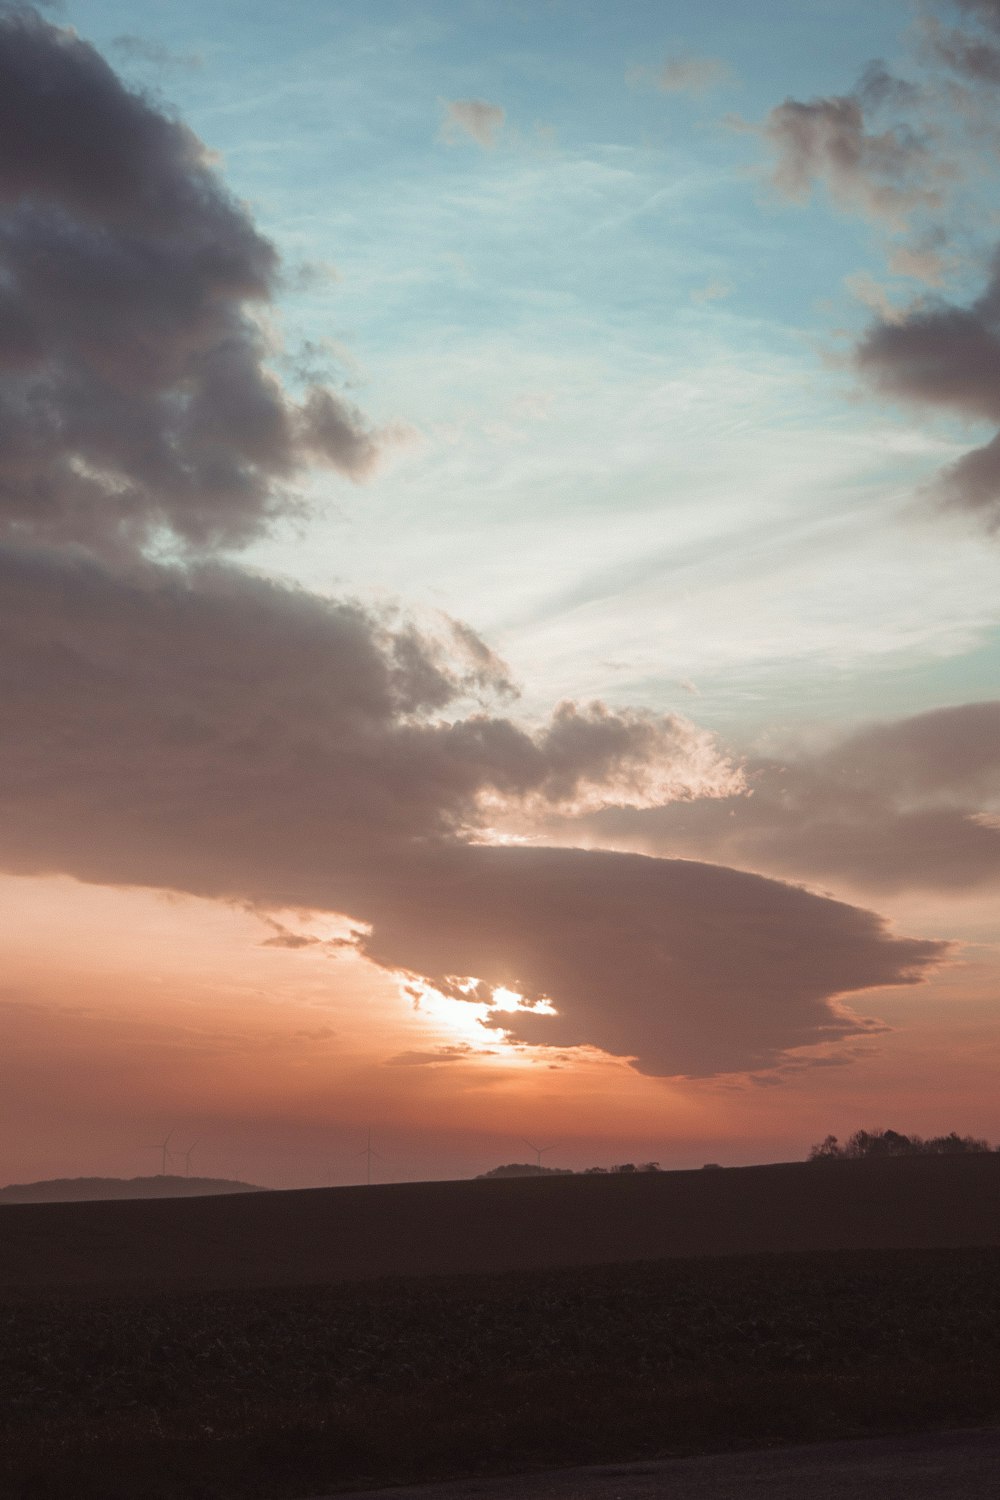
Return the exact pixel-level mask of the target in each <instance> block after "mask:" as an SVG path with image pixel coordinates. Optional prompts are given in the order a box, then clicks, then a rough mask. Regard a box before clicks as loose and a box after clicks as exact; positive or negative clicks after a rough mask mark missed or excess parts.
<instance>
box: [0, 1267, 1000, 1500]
mask: <svg viewBox="0 0 1000 1500" xmlns="http://www.w3.org/2000/svg"><path fill="white" fill-rule="evenodd" d="M0 1330H2V1331H0V1387H2V1388H3V1389H4V1390H5V1391H7V1392H11V1393H12V1396H11V1397H10V1398H8V1399H6V1400H5V1402H4V1403H3V1406H2V1410H0V1493H2V1494H3V1495H4V1496H5V1497H8V1496H9V1497H10V1500H15V1497H21V1496H24V1497H25V1500H27V1497H30V1500H49V1497H52V1500H55V1497H57V1496H58V1497H60V1500H61V1497H64V1496H66V1495H70V1494H72V1495H73V1496H74V1500H98V1497H100V1500H119V1497H122V1500H124V1497H126V1496H127V1497H129V1500H133V1497H134V1496H136V1495H137V1494H141V1495H142V1496H144V1497H148V1500H174V1497H177V1500H180V1497H184V1500H190V1497H197V1496H205V1497H209V1496H210V1497H212V1500H250V1497H256V1500H284V1497H299V1496H302V1495H307V1494H309V1493H317V1492H322V1491H323V1490H335V1489H337V1488H338V1487H341V1488H346V1487H359V1488H360V1487H362V1486H363V1485H365V1484H369V1483H371V1484H376V1483H378V1484H388V1483H393V1482H403V1481H407V1480H411V1481H417V1480H420V1479H424V1478H430V1477H439V1476H445V1475H454V1474H461V1473H466V1474H468V1473H480V1472H491V1471H492V1472H502V1471H511V1470H516V1469H519V1468H521V1469H527V1468H531V1467H542V1466H544V1465H546V1464H570V1463H587V1462H602V1461H603V1462H607V1461H615V1460H622V1459H626V1458H637V1457H647V1456H652V1455H659V1454H666V1453H691V1452H697V1451H709V1450H713V1449H714V1450H719V1449H723V1448H727V1447H736V1446H746V1445H766V1444H771V1443H787V1442H804V1441H810V1440H813V1439H821V1438H831V1437H841V1436H854V1435H860V1434H864V1433H872V1432H886V1431H901V1430H907V1429H909V1430H916V1429H921V1428H928V1427H933V1426H951V1425H956V1426H958V1425H969V1424H976V1423H983V1422H993V1421H996V1420H998V1419H1000V1250H948V1251H899V1252H896V1251H878V1252H844V1253H837V1254H808V1255H780V1256H778V1255H775V1256H753V1257H733V1258H726V1259H720V1260H697V1261H663V1262H656V1263H644V1264H639V1265H631V1266H607V1267H597V1268H587V1269H579V1270H570V1271H545V1272H535V1273H528V1272H519V1273H513V1274H508V1275H503V1276H490V1277H480V1276H469V1277H434V1278H421V1279H413V1280H395V1281H386V1282H381V1283H368V1284H363V1285H357V1284H355V1285H352V1286H338V1287H321V1288H305V1289H298V1290H269V1291H259V1292H247V1291H241V1292H231V1293H212V1294H207V1293H206V1294H201V1295H197V1296H194V1295H191V1296H178V1295H171V1296H167V1295H164V1296H162V1297H158V1298H156V1297H145V1298H143V1299H142V1300H139V1299H133V1300H119V1301H115V1300H112V1299H109V1298H103V1299H101V1300H97V1301H80V1300H52V1301H38V1300H34V1301H30V1302H23V1303H20V1304H13V1305H8V1306H4V1307H2V1308H0Z"/></svg>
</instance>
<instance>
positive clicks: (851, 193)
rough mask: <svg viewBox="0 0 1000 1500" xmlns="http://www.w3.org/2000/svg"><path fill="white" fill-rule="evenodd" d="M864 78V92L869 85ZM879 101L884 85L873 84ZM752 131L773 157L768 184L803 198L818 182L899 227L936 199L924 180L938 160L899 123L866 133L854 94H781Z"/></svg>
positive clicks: (846, 204) (837, 198)
mask: <svg viewBox="0 0 1000 1500" xmlns="http://www.w3.org/2000/svg"><path fill="white" fill-rule="evenodd" d="M872 87H873V84H872V80H870V79H869V84H868V93H869V94H871V91H872ZM874 97H876V98H878V99H879V100H880V101H881V100H882V99H883V98H885V97H886V90H885V87H884V86H883V87H881V88H878V89H876V90H875V95H874ZM741 128H744V129H752V130H754V131H756V133H757V134H759V135H760V136H761V138H762V139H763V140H764V141H765V142H766V144H767V145H768V146H769V147H770V149H771V151H772V152H773V155H774V158H775V160H774V167H773V170H772V173H771V176H770V182H771V185H772V186H773V187H774V188H775V189H776V191H777V192H779V193H780V194H782V196H784V197H786V198H790V199H792V200H794V201H796V202H800V203H801V202H804V201H805V200H806V199H807V198H808V197H809V195H810V193H811V192H812V189H813V186H814V185H815V184H816V183H818V182H822V183H824V184H825V186H826V188H827V189H828V191H829V193H830V196H831V198H832V199H833V201H834V202H835V203H836V204H837V205H838V206H839V207H841V208H844V209H848V210H850V211H852V212H856V213H861V214H862V215H864V216H865V217H866V218H869V219H873V220H876V221H878V222H881V223H885V224H887V225H889V226H890V227H891V228H893V229H897V230H898V229H905V228H906V226H907V221H908V216H909V215H910V213H911V212H912V211H913V210H914V209H916V208H934V207H937V206H939V205H940V203H941V192H940V189H939V188H938V187H937V186H936V185H935V186H928V185H927V183H928V180H929V179H930V178H932V177H933V176H934V175H935V172H936V170H937V164H936V163H935V161H934V159H933V157H932V156H931V153H930V152H929V150H928V148H927V147H926V145H925V144H924V143H923V141H922V140H921V139H920V138H919V137H918V136H916V135H915V134H914V133H913V132H912V130H910V129H908V128H906V127H903V126H897V127H894V128H890V129H887V130H882V131H879V132H873V131H870V130H869V129H868V128H867V124H866V120H865V100H864V98H863V97H862V95H861V93H860V92H856V93H852V94H843V95H835V96H831V97H829V98H825V99H813V100H809V101H802V100H798V99H786V100H785V102H784V103H783V104H779V105H777V106H776V107H775V108H774V109H772V110H771V111H770V113H769V114H768V115H767V116H766V118H765V119H764V121H763V122H762V123H761V124H760V125H758V126H751V127H747V126H742V127H741Z"/></svg>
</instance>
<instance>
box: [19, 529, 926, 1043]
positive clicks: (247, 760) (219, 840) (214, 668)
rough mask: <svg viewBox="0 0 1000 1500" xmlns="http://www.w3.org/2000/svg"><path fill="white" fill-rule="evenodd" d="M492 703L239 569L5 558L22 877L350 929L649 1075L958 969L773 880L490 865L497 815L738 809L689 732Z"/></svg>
mask: <svg viewBox="0 0 1000 1500" xmlns="http://www.w3.org/2000/svg"><path fill="white" fill-rule="evenodd" d="M491 682H492V683H494V684H495V686H496V688H497V690H498V691H499V692H500V693H501V694H503V692H504V691H505V690H506V688H507V683H506V679H505V677H504V674H503V671H502V668H501V667H500V665H499V663H497V662H496V660H495V659H494V658H492V657H491V656H489V654H488V653H487V652H486V651H485V648H484V647H483V646H482V643H481V642H476V641H474V640H473V641H470V638H469V633H468V631H467V630H465V631H459V632H453V633H451V635H450V638H448V639H446V640H434V639H432V638H429V637H428V636H426V635H425V634H422V633H420V632H419V631H417V630H416V629H415V628H414V627H412V626H409V625H407V624H406V623H405V622H400V621H396V622H394V623H393V622H387V621H386V620H383V619H380V618H378V617H376V616H374V615H372V614H371V613H370V612H369V611H366V610H364V609H362V608H361V607H359V606H357V605H354V604H349V603H331V602H328V601H324V600H320V599H318V598H316V597H314V596H311V595H309V594H306V593H303V592H301V591H297V590H293V589H288V588H283V587H280V586H278V585H276V584H274V583H269V582H265V581H263V580H260V579H255V578H252V577H249V576H247V575H245V574H241V573H240V572H238V571H237V570H235V569H231V568H221V567H212V566H203V567H200V568H197V569H189V570H187V571H186V572H183V573H181V572H179V571H176V570H170V569H166V568H157V567H153V566H152V565H149V564H145V565H142V566H141V567H136V568H135V569H134V570H133V571H132V573H131V575H130V576H128V577H122V576H120V575H118V576H116V575H115V574H112V573H111V572H109V570H108V569H107V568H105V567H102V566H101V565H99V564H97V563H96V562H93V561H89V562H88V561H81V560H79V559H77V560H66V559H59V558H54V557H52V556H51V555H49V556H44V555H30V554H24V553H14V552H10V551H8V552H6V553H0V693H2V695H3V701H4V705H5V714H6V721H5V722H6V732H5V736H4V738H3V740H2V742H0V864H2V866H3V868H5V869H7V870H11V871H15V872H25V873H27V872H32V873H39V872H46V871H65V872H68V873H70V874H73V875H76V876H78V877H80V878H82V879H85V880H91V881H99V882H103V883H111V884H123V883H124V884H127V883H134V884H140V885H151V886H162V887H167V888H172V889H178V890H183V891H189V892H192V893H195V894H201V895H206V896H214V897H223V898H227V899H231V900H238V901H242V902H251V903H253V904H254V905H255V906H257V907H263V908H265V909H267V908H271V909H277V908H280V907H285V908H290V909H305V908H316V909H323V910H327V911H333V912H341V913H345V914H347V915H348V916H350V917H351V918H353V919H354V920H355V921H357V922H360V923H363V924H366V926H370V927H371V929H372V930H371V931H370V932H369V933H368V934H367V935H366V936H364V937H362V938H360V939H359V940H358V943H359V946H361V947H362V949H363V950H364V951H365V952H366V953H368V955H369V956H370V957H371V958H372V959H373V960H374V961H376V962H378V963H381V964H385V965H388V966H390V967H393V968H396V967H398V968H401V969H405V970H407V971H409V972H411V973H413V974H415V975H422V976H424V977H426V978H428V979H429V980H431V981H432V982H441V983H443V984H446V983H447V978H446V976H449V975H454V976H460V977H465V976H470V977H475V978H478V979H480V980H484V981H486V982H487V984H489V985H492V984H500V983H513V984H515V985H516V986H517V987H518V988H521V987H522V986H523V988H524V991H525V992H526V993H527V994H529V995H531V996H536V997H537V996H538V995H540V994H547V995H550V996H551V997H552V999H553V1001H554V1003H555V1004H556V1006H557V1009H558V1010H559V1017H558V1019H556V1018H549V1019H546V1018H544V1017H542V1016H540V1015H539V1016H536V1017H533V1018H532V1017H518V1018H517V1019H516V1031H517V1034H518V1035H522V1036H524V1037H528V1036H529V1035H530V1037H531V1038H532V1039H534V1040H549V1041H551V1043H552V1045H556V1046H566V1045H571V1044H574V1043H576V1042H589V1043H591V1044H593V1045H595V1046H601V1047H607V1048H609V1049H610V1050H612V1051H616V1052H619V1053H620V1054H621V1055H624V1056H629V1057H631V1056H637V1057H639V1058H640V1059H642V1061H641V1063H640V1066H642V1067H643V1068H645V1069H647V1070H649V1071H654V1072H655V1071H663V1072H669V1073H700V1072H711V1071H719V1070H731V1069H739V1068H743V1067H757V1066H761V1065H763V1064H765V1063H766V1062H767V1061H768V1060H769V1059H770V1060H773V1058H774V1057H775V1056H776V1055H778V1054H780V1052H781V1051H782V1050H783V1049H785V1048H787V1047H793V1046H798V1045H801V1044H803V1043H806V1042H815V1041H825V1040H834V1039H836V1038H837V1037H840V1036H845V1035H848V1034H852V1033H853V1032H854V1031H856V1030H857V1029H858V1023H857V1022H856V1021H854V1020H851V1019H850V1018H846V1017H845V1016H844V1015H842V1014H841V1013H840V1011H839V1010H838V1009H837V1006H836V1004H835V1003H834V997H835V996H836V995H838V994H842V993H848V992H852V991H854V990H857V989H862V988H865V987H868V986H871V985H880V984H894V983H907V982H909V981H910V980H911V979H912V978H914V977H915V976H916V975H917V974H918V973H919V972H920V971H921V970H923V969H924V968H926V967H927V966H928V965H930V964H932V963H933V962H934V961H936V959H938V958H939V957H940V956H941V954H942V952H943V949H942V948H941V946H940V945H936V944H934V943H919V942H918V943H911V942H908V941H904V940H900V939H896V938H894V937H892V936H891V935H889V934H888V933H887V932H886V931H885V930H884V928H883V927H882V925H881V923H880V922H879V920H878V919H877V918H876V917H875V916H873V915H872V914H871V913H867V912H861V911H857V910H856V909H854V908H849V907H845V906H842V905H840V904H839V903H836V902H830V901H825V900H823V899H821V898H819V897H815V896H810V895H807V894H806V893H805V892H801V891H796V890H794V889H792V888H790V887H788V886H785V885H782V884H780V883H779V882H777V881H773V880H762V879H759V878H757V877H750V876H745V875H742V874H739V873H737V872H734V871H731V870H724V869H712V868H710V867H706V866H701V865H693V864H687V863H683V862H679V861H669V860H656V859H643V858H637V857H634V856H630V855H616V854H608V855H603V854H596V853H594V854H591V853H588V852H584V851H568V850H562V849H554V850H544V849H535V848H517V847H500V848H496V847H489V846H486V845H484V844H477V843H475V842H472V843H470V842H469V839H470V838H475V837H476V829H477V828H481V827H482V825H483V822H484V820H486V819H487V818H489V817H490V816H492V813H493V810H494V807H496V806H499V807H500V808H501V809H503V810H505V811H506V812H507V813H508V814H510V812H511V810H512V809H515V808H517V807H520V808H522V809H528V810H529V811H530V813H531V814H533V815H537V812H538V809H539V808H540V807H543V806H548V807H550V808H562V809H565V808H566V807H570V808H573V807H579V806H588V805H592V803H593V801H594V800H595V797H600V798H603V799H604V800H611V801H628V800H642V799H643V797H644V795H645V792H646V789H647V785H648V783H649V782H651V783H652V785H653V787H654V788H662V787H663V786H670V785H672V786H674V787H675V788H676V789H677V792H676V794H680V791H681V789H682V788H683V786H684V785H685V782H686V783H687V785H688V787H689V789H690V791H691V792H692V793H693V792H695V791H697V790H699V789H700V790H704V789H705V787H706V786H710V787H714V788H715V789H716V790H723V789H724V788H725V787H726V786H727V785H729V786H730V787H733V786H736V785H738V784H739V779H738V777H737V776H736V775H735V773H734V771H733V768H732V767H731V766H730V765H728V763H727V762H726V761H725V759H724V758H723V757H721V756H719V755H718V754H717V753H716V756H715V761H714V762H711V761H710V760H709V758H708V756H709V747H708V746H707V744H706V743H705V740H704V738H700V739H699V738H696V739H695V740H694V741H693V742H692V739H691V735H690V726H686V724H685V721H682V720H676V719H673V718H671V717H666V718H663V719H659V720H657V719H654V718H653V717H652V716H650V715H645V714H629V713H624V712H612V711H611V710H609V709H606V708H603V707H601V706H600V705H595V706H590V707H586V708H579V707H575V706H572V705H563V706H562V707H561V708H560V709H559V710H558V711H557V712H556V713H555V714H554V715H553V716H552V718H551V719H550V720H549V721H548V722H546V723H544V724H542V725H540V726H538V727H537V728H535V729H534V730H533V731H531V732H529V730H528V729H527V728H526V727H524V726H523V725H520V724H518V723H517V722H516V721H515V720H514V719H512V718H511V717H510V716H509V715H504V714H502V713H498V712H492V713H490V712H486V711H485V710H482V709H479V710H473V711H471V712H469V711H465V710H464V709H463V703H464V702H465V701H466V700H467V698H468V697H469V695H470V694H473V695H481V694H482V693H483V692H484V691H485V690H486V688H487V687H488V685H489V684H490V683H491ZM692 746H693V749H692ZM657 795H659V796H662V795H663V793H662V791H659V792H658V793H657ZM277 936H278V937H279V938H280V937H281V936H282V933H281V932H278V933H277ZM482 993H483V992H480V998H481V996H482ZM499 1019H500V1020H501V1022H502V1024H504V1025H506V1024H508V1022H510V1018H509V1017H508V1018H507V1020H506V1021H504V1020H503V1018H502V1017H501V1018H499ZM510 1024H512V1025H513V1024H514V1023H513V1022H510Z"/></svg>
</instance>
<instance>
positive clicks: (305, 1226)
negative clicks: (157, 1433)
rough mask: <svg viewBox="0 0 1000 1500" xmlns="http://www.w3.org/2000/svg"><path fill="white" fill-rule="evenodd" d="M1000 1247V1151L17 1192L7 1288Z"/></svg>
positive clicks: (7, 1234) (1, 1281)
mask: <svg viewBox="0 0 1000 1500" xmlns="http://www.w3.org/2000/svg"><path fill="white" fill-rule="evenodd" d="M945 1245H1000V1155H989V1156H970V1157H950V1158H949V1157H901V1158H898V1159H888V1160H885V1159H874V1160H870V1161H831V1162H792V1163H788V1164H785V1165H780V1166H766V1167H738V1168H728V1169H726V1170H725V1171H715V1172H704V1171H697V1172H662V1173H648V1174H646V1173H637V1174H635V1175H627V1174H626V1175H622V1176H608V1177H556V1178H515V1179H511V1180H507V1181H497V1182H484V1181H472V1182H423V1183H420V1182H416V1183H399V1184H395V1185H392V1186H388V1187H371V1188H366V1187H355V1188H314V1189H311V1190H308V1191H302V1192H286V1193H258V1194H253V1193H251V1194H242V1195H234V1196H232V1197H225V1198H222V1197H220V1198H200V1199H190V1200H175V1201H170V1202H117V1203H38V1204H0V1297H2V1296H10V1295H21V1294H23V1293H25V1292H28V1291H31V1290H33V1289H34V1290H47V1289H50V1288H55V1287H61V1288H65V1289H70V1288H74V1287H75V1288H79V1289H87V1288H89V1289H93V1290H96V1289H99V1288H100V1287H102V1286H108V1287H111V1288H113V1289H114V1290H115V1291H116V1292H117V1293H119V1294H124V1293H125V1292H127V1291H130V1290H131V1291H142V1290H143V1289H154V1290H163V1289H165V1288H167V1287H175V1288H185V1287H186V1288H189V1289H192V1290H193V1289H196V1288H199V1287H237V1286H276V1285H277V1286H280V1285H286V1286H287V1285H309V1284H316V1283H320V1282H325V1281H331V1280H360V1279H366V1278H369V1277H378V1276H407V1275H427V1274H445V1275H447V1274H451V1273H455V1272H466V1271H470V1272H487V1271H507V1270H519V1269H529V1268H533V1267H541V1266H572V1265H601V1264H607V1263H611V1262H615V1261H630V1260H656V1259H659V1258H660V1257H662V1256H666V1255H676V1256H693V1255H741V1254H757V1253H759V1252H762V1251H786V1250H850V1249H877V1248H902V1247H913V1248H919V1247H923V1248H931V1247H935V1246H945Z"/></svg>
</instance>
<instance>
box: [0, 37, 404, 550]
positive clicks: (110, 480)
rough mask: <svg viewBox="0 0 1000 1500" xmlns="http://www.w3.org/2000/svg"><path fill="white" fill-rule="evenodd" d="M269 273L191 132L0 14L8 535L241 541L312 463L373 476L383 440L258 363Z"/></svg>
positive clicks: (0, 445) (74, 46) (0, 291)
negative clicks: (285, 383)
mask: <svg viewBox="0 0 1000 1500" xmlns="http://www.w3.org/2000/svg"><path fill="white" fill-rule="evenodd" d="M278 269H279V268H278V260H277V256H276V253H275V250H274V247H273V246H272V245H271V244H270V242H269V241H268V240H267V239H265V238H264V237H263V236H262V235H261V234H260V232H259V231H258V230H257V229H256V227H255V226H254V224H253V222H252V220H251V218H250V216H249V214H248V212H247V210H246V209H245V208H244V207H243V206H242V205H241V204H239V203H238V202H237V201H236V200H235V199H234V198H232V196H231V195H230V194H229V193H228V192H227V190H226V188H225V186H224V185H223V183H222V181H221V179H220V178H219V176H218V174H217V173H216V172H215V171H214V170H213V168H212V167H211V165H210V164H209V161H208V156H207V153H206V151H205V148H204V147H203V146H202V144H201V142H200V141H199V140H198V139H197V137H196V136H195V135H194V134H193V133H192V132H191V131H190V130H189V129H188V128H187V127H186V126H185V125H183V124H182V123H180V122H179V121H178V120H176V119H174V118H172V117H171V116H169V115H167V114H166V113H164V112H162V111H161V110H159V109H157V108H155V107H154V106H153V104H152V103H151V102H150V101H149V99H148V98H146V97H145V96H143V95H141V94H139V93H136V92H134V91H132V90H130V89H128V88H127V87H126V86H125V85H124V84H123V83H122V82H121V80H120V79H119V78H118V77H117V76H116V75H115V74H114V72H113V71H112V70H111V68H110V67H109V66H108V64H107V63H106V62H105V61H104V59H103V58H102V57H101V56H100V55H99V54H98V53H97V52H96V51H95V50H94V49H93V48H92V47H91V46H89V45H88V44H87V43H86V42H84V41H82V40H81V39H80V38H79V37H78V36H77V35H76V34H75V33H74V32H72V31H69V30H64V29H60V28H58V27H56V26H53V25H51V24H49V23H48V22H46V21H43V20H42V19H41V18H40V17H39V16H38V15H37V14H36V13H34V12H33V11H30V10H25V11H20V10H18V11H14V12H11V11H6V12H0V412H2V434H0V436H2V442H0V533H3V534H6V535H7V536H8V537H10V538H21V539H38V540H46V541H51V542H57V543H65V542H75V543H82V544H85V545H87V546H90V547H92V548H95V549H98V550H102V551H104V552H106V553H109V554H112V553H115V552H117V553H119V554H121V553H123V552H126V551H129V550H133V551H134V550H135V549H136V548H139V547H142V546H146V545H148V544H149V543H150V542H155V541H156V540H157V538H163V537H164V536H166V537H171V538H173V541H174V543H175V544H180V545H181V546H183V547H187V548H193V549H209V548H213V547H216V546H234V545H239V544H242V543H245V542H247V541H249V540H250V539H251V538H252V537H253V536H255V535H256V534H258V533H259V532H261V531H262V530H263V529H264V528H265V527H266V526H267V525H268V524H269V522H270V521H271V520H272V519H273V518H274V517H275V516H276V515H278V514H280V513H282V512H284V511H286V510H287V509H289V508H290V507H292V506H293V505H294V502H293V500H292V499H291V494H290V486H291V485H292V484H293V482H294V480H295V477H296V475H297V474H298V473H299V472H300V471H301V470H302V469H303V468H304V467H306V466H307V465H310V464H314V463H322V464H326V465H328V466H329V467H331V468H333V469H335V470H338V471H339V472H340V473H341V474H343V475H344V476H346V477H347V478H350V479H355V480H357V479H361V478H363V477H365V475H367V474H368V473H370V472H371V470H372V468H373V467H374V466H375V465H376V463H377V462H378V460H379V458H380V455H381V453H382V451H383V448H384V447H385V444H386V441H387V437H386V435H382V434H379V433H376V432H374V431H373V430H372V429H371V427H370V426H369V425H368V424H367V423H366V422H365V420H364V418H363V417H362V416H361V414H360V413H359V412H358V411H357V410H355V409H354V407H352V406H351V405H350V404H349V403H347V402H346V401H345V400H344V399H343V398H342V397H341V396H340V395H339V394H337V393H336V392H335V391H333V390H331V389H329V388H327V387H322V386H313V387H311V388H307V389H306V390H305V391H304V392H302V394H301V395H299V396H295V395H293V394H291V393H290V392H289V391H287V390H286V389H285V388H284V387H283V386H282V385H281V383H280V381H279V380H278V378H277V376H276V375H275V374H274V373H273V371H272V370H271V369H270V367H269V365H268V358H269V354H270V353H271V350H270V348H269V345H268V340H267V338H266V337H265V335H264V333H263V332H262V326H261V322H260V319H259V316H258V314H259V312H260V311H261V310H262V309H264V308H266V306H267V304H268V302H269V300H270V298H271V296H272V292H273V290H274V288H275V286H276V283H277V276H278Z"/></svg>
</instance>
